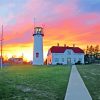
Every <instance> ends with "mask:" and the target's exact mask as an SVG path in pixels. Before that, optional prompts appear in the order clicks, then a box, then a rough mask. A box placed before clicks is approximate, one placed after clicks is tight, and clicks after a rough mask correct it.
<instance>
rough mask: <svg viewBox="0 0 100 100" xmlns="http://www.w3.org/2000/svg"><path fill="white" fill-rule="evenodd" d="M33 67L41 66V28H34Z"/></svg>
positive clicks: (42, 61)
mask: <svg viewBox="0 0 100 100" xmlns="http://www.w3.org/2000/svg"><path fill="white" fill-rule="evenodd" d="M33 36H34V50H33V65H43V63H44V60H43V36H44V34H43V28H42V27H35V28H34V34H33Z"/></svg>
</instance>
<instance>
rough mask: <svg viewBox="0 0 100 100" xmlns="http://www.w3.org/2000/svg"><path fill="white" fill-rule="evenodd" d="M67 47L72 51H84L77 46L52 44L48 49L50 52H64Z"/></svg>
mask: <svg viewBox="0 0 100 100" xmlns="http://www.w3.org/2000/svg"><path fill="white" fill-rule="evenodd" d="M68 49H71V50H73V52H74V53H84V51H83V50H82V49H80V48H79V47H62V46H52V47H51V48H50V49H49V50H50V51H51V53H64V52H65V51H66V50H68Z"/></svg>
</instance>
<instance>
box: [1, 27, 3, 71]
mask: <svg viewBox="0 0 100 100" xmlns="http://www.w3.org/2000/svg"><path fill="white" fill-rule="evenodd" d="M2 50H3V25H2V33H1V69H2V67H3V65H2V64H3V59H2V57H3V56H2Z"/></svg>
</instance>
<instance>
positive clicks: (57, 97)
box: [0, 65, 71, 100]
mask: <svg viewBox="0 0 100 100" xmlns="http://www.w3.org/2000/svg"><path fill="white" fill-rule="evenodd" d="M70 70H71V68H70V67H65V66H55V67H53V66H50V67H47V66H44V67H39V66H34V67H33V66H31V65H15V66H11V67H8V68H3V69H2V70H0V100H63V99H64V96H65V92H66V88H67V84H68V79H69V75H70Z"/></svg>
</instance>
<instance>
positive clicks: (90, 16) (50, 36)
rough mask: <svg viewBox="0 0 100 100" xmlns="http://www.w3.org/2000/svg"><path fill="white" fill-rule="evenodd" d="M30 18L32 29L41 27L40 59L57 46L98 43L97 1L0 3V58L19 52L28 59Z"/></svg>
mask: <svg viewBox="0 0 100 100" xmlns="http://www.w3.org/2000/svg"><path fill="white" fill-rule="evenodd" d="M34 18H35V22H36V26H43V27H44V34H45V36H44V58H45V57H46V54H47V51H48V49H49V48H50V47H51V46H53V45H57V43H59V44H60V45H64V44H66V45H69V46H72V45H73V44H76V46H79V47H81V48H86V45H90V44H93V45H96V44H100V0H0V25H1V26H2V24H3V26H4V43H3V44H4V48H3V55H4V56H8V57H11V56H12V55H16V56H21V55H22V53H23V54H24V56H25V58H27V59H28V60H32V57H33V36H32V34H33V31H34ZM1 26H0V27H1ZM0 33H1V31H0Z"/></svg>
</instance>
